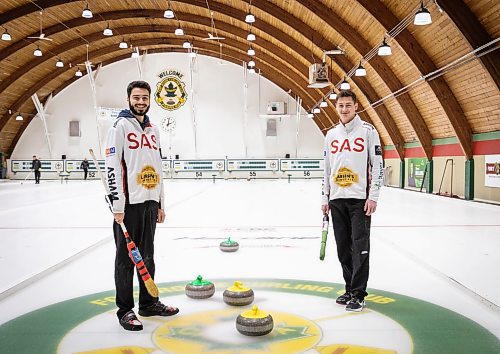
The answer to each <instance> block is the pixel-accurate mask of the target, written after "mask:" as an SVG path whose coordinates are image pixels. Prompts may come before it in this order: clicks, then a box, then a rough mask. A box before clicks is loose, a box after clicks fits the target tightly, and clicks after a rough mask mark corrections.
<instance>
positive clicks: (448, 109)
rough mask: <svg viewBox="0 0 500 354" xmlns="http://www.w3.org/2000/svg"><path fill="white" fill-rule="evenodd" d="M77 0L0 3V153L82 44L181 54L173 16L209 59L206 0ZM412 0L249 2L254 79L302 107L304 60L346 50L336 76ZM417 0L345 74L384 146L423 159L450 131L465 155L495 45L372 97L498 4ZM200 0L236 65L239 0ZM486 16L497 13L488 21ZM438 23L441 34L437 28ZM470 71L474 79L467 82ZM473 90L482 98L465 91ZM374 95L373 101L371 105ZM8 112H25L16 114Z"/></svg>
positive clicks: (433, 60)
mask: <svg viewBox="0 0 500 354" xmlns="http://www.w3.org/2000/svg"><path fill="white" fill-rule="evenodd" d="M88 3H89V6H90V8H91V9H92V11H93V13H94V17H93V18H92V19H84V18H82V17H81V12H82V10H83V7H84V6H85V3H84V2H83V1H76V0H37V1H34V0H32V1H30V0H13V1H9V2H7V3H3V2H2V3H1V4H0V12H1V14H0V25H2V26H4V28H6V29H8V31H9V33H11V35H12V37H13V40H12V41H11V42H6V41H0V68H1V70H0V94H1V96H0V97H2V100H1V102H0V140H1V142H0V150H1V151H2V152H7V153H10V152H12V150H13V148H14V147H15V144H16V143H17V141H18V139H19V137H20V136H21V134H22V132H23V131H24V129H25V128H26V127H27V125H28V124H29V121H30V120H31V118H32V117H34V115H35V114H36V110H35V108H34V106H33V103H32V102H31V95H32V94H34V93H37V94H38V96H39V97H40V98H41V100H42V101H43V100H45V99H46V98H47V97H49V95H51V94H57V93H58V92H60V90H61V89H62V88H63V87H65V86H67V85H68V84H70V83H72V82H74V81H75V80H76V79H77V78H76V77H74V72H75V69H74V67H73V68H72V69H70V68H69V66H68V65H67V64H68V63H73V64H76V63H82V62H84V61H85V60H86V58H87V46H86V44H87V43H88V51H89V59H90V60H91V61H92V62H93V63H94V64H96V63H102V65H106V64H109V63H112V62H115V61H118V60H123V59H126V58H129V56H130V49H119V48H118V42H120V41H121V39H122V38H123V37H125V38H126V39H127V41H128V42H129V43H131V44H133V45H134V46H139V47H140V48H141V50H147V52H148V53H153V52H178V51H180V52H183V51H185V50H183V49H182V48H181V44H182V41H183V40H184V37H183V38H182V39H181V38H179V37H176V36H174V35H173V31H174V29H175V27H177V26H178V24H179V23H180V24H181V27H182V28H183V29H184V31H185V32H186V36H187V38H188V39H190V40H192V41H194V44H195V47H196V48H197V49H198V51H199V53H200V54H203V55H209V56H213V57H219V56H220V51H219V45H218V44H217V43H216V42H210V41H202V40H201V39H202V38H204V37H206V33H207V32H210V31H211V27H210V25H211V21H210V12H209V10H208V9H207V1H206V0H178V1H170V4H171V6H172V8H173V9H174V10H175V12H176V17H177V18H176V19H175V20H173V19H165V18H163V11H164V10H165V9H166V8H167V7H168V5H167V1H166V0H144V1H135V2H132V3H133V4H134V5H131V4H130V3H129V2H101V1H97V0H90V1H89V2H88ZM419 3H420V1H419V0H408V1H406V2H404V4H402V3H401V2H400V1H399V0H388V1H384V2H379V1H370V0H357V1H352V0H336V1H326V0H323V1H320V0H301V1H290V0H253V1H252V2H251V9H252V13H254V14H255V15H256V18H257V21H256V22H255V23H254V24H253V26H252V31H253V32H254V33H255V34H256V35H257V41H256V42H253V43H252V45H253V47H254V48H255V50H256V52H257V55H256V58H255V61H256V62H257V66H258V68H259V69H260V70H261V72H262V74H263V76H265V77H266V78H268V79H269V80H271V81H273V82H275V83H276V84H277V85H278V86H280V87H281V88H283V89H284V90H286V91H288V90H292V93H293V94H294V95H297V96H300V97H301V98H302V100H303V106H304V108H305V109H308V110H309V109H310V108H311V107H313V106H315V105H316V104H317V103H318V102H319V101H320V100H321V99H322V98H323V97H324V96H325V94H326V93H327V92H328V91H329V90H328V89H322V90H318V89H310V88H307V80H308V69H309V65H310V64H311V63H313V62H320V61H321V60H322V57H323V50H329V49H333V48H336V47H337V45H340V46H341V47H342V48H343V49H344V50H345V51H346V54H345V55H339V56H335V57H330V59H331V60H328V61H327V63H328V64H331V65H332V75H331V80H332V82H333V83H338V82H339V81H340V80H341V79H342V78H343V77H344V76H345V75H346V73H347V72H348V71H350V70H351V69H352V68H353V67H355V66H356V65H357V63H359V60H360V59H361V58H362V57H363V56H365V55H366V54H367V53H368V52H369V51H370V50H371V49H372V48H374V47H376V46H377V45H378V44H379V43H380V42H381V40H382V38H383V36H384V33H386V32H388V31H390V30H391V29H393V28H394V27H395V26H396V25H397V24H398V23H400V21H401V20H402V19H403V18H405V17H406V16H408V15H409V14H411V13H412V12H414V11H415V10H416V9H417V8H418V7H419ZM424 3H425V4H426V5H427V6H428V8H429V9H430V10H431V14H432V16H433V23H432V24H431V25H428V26H425V27H420V26H413V25H410V26H409V27H408V28H406V29H404V30H403V31H402V32H401V33H399V34H398V35H397V36H396V37H395V38H393V39H392V41H391V42H390V44H391V46H392V48H393V55H392V56H390V57H383V58H382V57H378V56H374V57H373V58H372V59H370V60H369V62H366V63H364V64H363V65H364V66H365V67H366V69H367V73H368V75H367V76H366V77H354V76H353V77H352V78H351V79H350V80H349V81H350V82H351V85H352V86H353V90H354V91H355V92H356V93H357V94H358V96H359V98H360V104H361V105H362V108H361V109H362V110H363V113H362V115H363V118H364V119H367V120H368V121H371V122H372V123H373V124H375V126H376V127H377V129H378V130H379V132H380V135H381V138H382V140H383V143H384V144H385V145H394V146H395V148H396V150H397V152H398V154H399V156H400V157H401V158H403V157H404V144H405V143H407V142H413V141H419V142H420V143H421V145H422V147H423V149H424V152H425V154H426V156H427V157H428V158H431V156H432V140H433V139H436V138H443V137H457V139H458V141H459V143H460V145H461V147H462V150H463V152H464V155H465V156H466V158H470V157H471V156H472V134H473V133H482V132H490V131H496V130H500V118H499V116H498V113H497V112H498V108H500V107H499V103H498V102H499V100H500V95H499V93H498V81H499V70H498V63H499V61H498V57H499V53H498V51H495V50H493V51H491V52H490V53H488V54H486V55H484V56H481V57H480V60H475V61H471V62H470V63H467V64H465V65H464V66H463V67H462V69H461V70H467V72H468V73H469V75H468V78H469V79H467V78H463V77H462V76H463V75H458V72H455V73H446V74H444V75H443V76H436V77H433V78H432V79H428V81H427V82H425V83H424V84H421V85H418V87H416V88H415V89H413V88H412V89H409V90H402V93H401V94H399V95H397V97H395V98H390V99H387V100H384V101H383V102H380V99H381V98H383V97H386V96H388V95H391V94H392V93H395V92H398V90H400V89H402V88H404V87H405V86H407V85H408V84H410V83H411V82H413V81H414V80H416V79H418V78H419V77H421V76H425V75H426V74H429V73H431V72H435V71H436V70H438V69H440V68H442V67H443V66H444V65H446V64H448V63H450V62H452V61H453V60H455V59H456V58H459V57H461V56H463V55H464V54H467V53H469V52H470V51H472V50H473V49H476V48H478V47H480V46H482V45H484V44H486V43H488V42H490V41H491V40H492V39H493V38H498V32H499V31H500V30H499V28H500V26H499V24H498V21H499V19H498V13H499V12H500V4H499V3H494V4H493V6H491V5H487V4H483V5H482V6H478V5H477V4H473V1H471V0H469V1H455V0H454V1H451V0H436V1H434V0H432V1H430V0H429V1H424ZM208 4H209V6H210V10H211V11H212V12H213V16H214V20H215V25H216V28H217V30H218V32H219V35H222V36H224V37H226V39H225V40H224V41H222V43H223V54H222V56H223V58H224V59H225V60H228V61H231V62H234V63H236V64H239V65H241V64H242V63H243V62H244V61H248V56H247V54H246V49H248V47H249V43H248V42H247V41H246V34H247V33H248V30H249V25H248V24H247V23H245V22H244V18H245V15H246V13H247V12H248V9H249V1H248V0H247V1H241V0H238V1H237V0H233V1H228V0H224V1H222V0H208ZM438 5H439V6H438ZM40 9H43V14H42V19H43V28H44V30H43V32H44V33H45V34H46V36H49V37H50V38H52V39H53V42H48V41H40V40H39V41H36V42H31V40H28V39H26V37H28V36H33V35H38V33H39V23H40V22H39V21H40V15H39V11H40ZM442 10H444V12H442ZM494 14H497V15H496V20H493V21H492V20H491V18H492V16H493V17H494ZM179 21H180V22H179ZM107 23H109V24H110V27H111V28H112V29H113V30H114V32H115V35H114V36H112V37H105V36H103V34H102V30H103V29H104V28H105V27H106V24H107ZM444 28H446V33H443V31H444V30H443V31H441V29H444ZM3 30H4V29H2V31H3ZM36 45H39V46H40V48H41V49H42V50H43V51H44V56H43V57H40V58H36V57H34V56H33V50H34V49H35V48H36ZM57 57H60V58H62V59H63V60H64V61H65V63H66V66H65V67H64V68H56V67H55V60H56V59H57ZM81 69H84V67H83V66H82V67H81ZM470 77H478V78H481V79H480V80H479V81H480V82H479V83H478V84H476V85H475V84H474V83H473V84H472V85H471V84H470V82H471V80H470ZM353 84H354V85H353ZM478 89H479V90H480V92H477V90H478ZM474 94H475V95H478V96H481V97H482V98H483V100H482V101H481V102H477V100H472V99H470V98H469V97H470V95H474ZM373 103H376V104H374V105H373V106H372V104H373ZM485 104H486V107H484V105H485ZM17 112H22V113H23V115H25V116H27V117H28V119H25V121H23V122H18V121H16V120H15V119H14V117H15V115H16V114H17ZM314 121H315V122H316V124H317V125H318V128H319V129H321V130H322V131H323V132H326V130H327V129H329V128H330V127H331V126H332V125H333V124H334V123H335V122H337V121H338V118H337V115H336V112H335V110H334V107H333V105H332V103H331V102H329V106H328V107H326V108H325V109H322V111H321V114H319V115H317V116H316V117H315V118H314Z"/></svg>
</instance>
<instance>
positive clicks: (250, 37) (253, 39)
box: [247, 31, 256, 42]
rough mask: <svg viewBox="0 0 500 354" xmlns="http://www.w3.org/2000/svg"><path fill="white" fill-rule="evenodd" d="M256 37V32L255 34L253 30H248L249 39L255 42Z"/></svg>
mask: <svg viewBox="0 0 500 354" xmlns="http://www.w3.org/2000/svg"><path fill="white" fill-rule="evenodd" d="M255 39H256V38H255V34H253V33H252V31H250V32H248V34H247V41H249V42H253V41H255Z"/></svg>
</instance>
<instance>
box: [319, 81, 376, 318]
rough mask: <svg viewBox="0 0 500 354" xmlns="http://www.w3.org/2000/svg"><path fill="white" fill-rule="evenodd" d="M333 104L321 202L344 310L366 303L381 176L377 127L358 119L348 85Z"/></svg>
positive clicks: (354, 102) (359, 306) (354, 99)
mask: <svg viewBox="0 0 500 354" xmlns="http://www.w3.org/2000/svg"><path fill="white" fill-rule="evenodd" d="M335 108H336V109H337V112H338V114H339V117H340V123H339V124H337V125H336V126H334V127H333V128H332V129H330V130H329V131H328V133H327V134H326V138H325V150H324V160H325V169H324V177H323V191H322V203H321V204H322V205H321V210H322V211H323V214H327V213H328V211H331V215H332V221H333V231H334V234H335V241H336V244H337V255H338V258H339V261H340V264H341V265H342V274H343V277H344V281H345V284H346V285H345V294H343V295H340V296H339V297H338V298H337V300H336V302H337V304H340V305H345V306H346V308H345V309H346V311H356V312H359V311H362V310H363V308H364V307H365V301H364V299H365V296H366V295H368V293H367V292H366V287H367V283H368V274H369V253H370V225H371V215H372V214H373V213H374V212H375V210H376V209H377V200H378V197H379V194H380V188H381V187H382V181H383V177H384V169H383V158H382V147H381V145H380V137H379V135H378V132H377V130H376V129H375V127H374V126H373V125H371V124H369V123H367V122H365V121H362V120H361V118H360V117H359V115H358V114H356V110H357V108H358V103H357V98H356V95H355V94H354V92H352V91H348V90H346V91H341V92H340V93H339V95H338V96H337V101H336V103H335Z"/></svg>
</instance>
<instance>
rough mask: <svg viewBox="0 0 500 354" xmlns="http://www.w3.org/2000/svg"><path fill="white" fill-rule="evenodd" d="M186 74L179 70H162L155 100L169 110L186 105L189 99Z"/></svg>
mask: <svg viewBox="0 0 500 354" xmlns="http://www.w3.org/2000/svg"><path fill="white" fill-rule="evenodd" d="M183 76H184V75H183V74H182V73H180V72H179V71H177V70H165V71H162V72H161V73H160V74H159V75H158V77H159V79H160V81H158V82H157V84H156V92H155V101H156V103H158V105H159V106H160V107H161V108H163V109H166V110H167V111H174V110H176V109H178V108H180V107H182V106H183V105H184V103H186V100H187V92H186V84H185V83H184V82H183V81H182V77H183Z"/></svg>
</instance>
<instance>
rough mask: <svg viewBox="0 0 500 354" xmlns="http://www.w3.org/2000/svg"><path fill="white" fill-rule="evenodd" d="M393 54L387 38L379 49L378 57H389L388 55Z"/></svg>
mask: <svg viewBox="0 0 500 354" xmlns="http://www.w3.org/2000/svg"><path fill="white" fill-rule="evenodd" d="M391 54H392V50H391V46H390V45H389V44H387V42H386V41H385V38H384V41H383V42H382V44H381V45H380V47H378V55H380V56H387V55H391Z"/></svg>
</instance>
